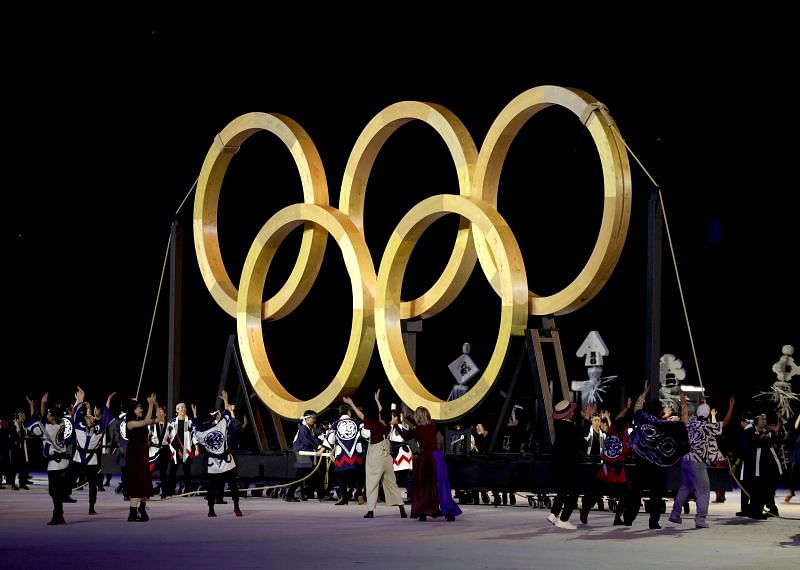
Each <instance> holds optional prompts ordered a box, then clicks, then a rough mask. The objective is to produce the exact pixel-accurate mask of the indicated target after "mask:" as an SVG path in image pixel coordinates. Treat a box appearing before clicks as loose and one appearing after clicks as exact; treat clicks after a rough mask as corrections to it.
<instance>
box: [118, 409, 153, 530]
mask: <svg viewBox="0 0 800 570" xmlns="http://www.w3.org/2000/svg"><path fill="white" fill-rule="evenodd" d="M157 405H158V404H157V403H156V395H155V394H150V396H149V397H148V398H147V413H146V414H145V413H144V412H143V408H142V405H141V404H140V403H139V402H137V401H136V400H132V401H131V402H130V403H129V404H128V411H127V413H126V414H125V424H124V425H125V436H126V437H127V439H128V449H127V450H126V452H125V463H126V466H127V471H126V473H125V489H126V491H127V493H128V496H129V497H130V512H129V513H128V521H129V522H138V521H148V520H150V517H149V516H148V515H147V508H146V505H147V499H148V498H149V497H152V496H153V478H152V476H151V474H150V465H149V462H148V460H147V448H148V431H147V426H149V425H152V424H153V423H154V422H155V418H154V417H153V410H154V409H155V408H156V407H157Z"/></svg>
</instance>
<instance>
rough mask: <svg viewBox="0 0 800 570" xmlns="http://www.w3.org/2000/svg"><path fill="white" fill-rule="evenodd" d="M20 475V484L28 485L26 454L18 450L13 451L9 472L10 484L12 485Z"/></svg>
mask: <svg viewBox="0 0 800 570" xmlns="http://www.w3.org/2000/svg"><path fill="white" fill-rule="evenodd" d="M17 475H19V484H20V485H26V484H27V482H28V464H27V463H26V462H25V452H24V451H22V450H21V449H20V450H16V449H12V450H11V469H9V471H8V482H9V483H11V484H12V485H13V484H14V481H15V480H16V478H17Z"/></svg>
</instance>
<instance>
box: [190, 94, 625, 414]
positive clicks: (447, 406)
mask: <svg viewBox="0 0 800 570" xmlns="http://www.w3.org/2000/svg"><path fill="white" fill-rule="evenodd" d="M551 105H560V106H562V107H565V108H566V109H569V110H570V111H572V112H573V113H574V114H575V115H576V116H578V117H579V118H580V120H581V122H582V123H583V124H584V125H585V126H586V127H587V129H588V130H589V132H590V134H591V136H592V138H593V140H594V142H595V145H596V147H597V149H598V152H599V154H600V161H601V165H602V168H603V184H604V196H605V199H604V205H603V219H602V222H601V226H600V232H599V234H598V238H597V241H596V244H595V247H594V249H593V251H592V254H591V255H590V257H589V260H588V261H587V263H586V265H585V266H584V268H583V269H582V270H581V272H580V273H579V274H578V276H577V277H576V278H575V279H574V280H573V281H572V282H571V283H570V284H569V285H567V286H566V287H565V288H564V289H563V290H562V291H559V292H558V293H555V294H554V295H550V296H547V297H541V296H538V295H536V294H535V293H533V292H531V291H528V286H527V280H526V276H525V267H524V263H523V260H522V255H521V253H520V251H519V246H518V245H517V242H516V239H515V238H514V235H513V233H512V232H511V230H510V229H509V227H508V225H507V224H506V222H505V221H504V220H503V218H502V216H501V215H500V214H499V213H498V212H497V210H496V201H497V192H498V182H499V179H500V173H501V170H502V166H503V163H504V161H505V157H506V155H507V153H508V149H509V148H510V145H511V143H512V142H513V140H514V138H515V137H516V135H517V133H518V132H519V130H520V129H521V128H522V126H523V125H524V124H525V123H526V122H527V121H528V120H529V119H530V118H531V117H532V116H533V115H535V114H536V113H537V112H539V111H540V110H542V109H544V108H546V107H548V106H551ZM412 120H419V121H423V122H425V123H426V124H428V125H429V126H431V127H432V128H433V129H434V130H436V132H437V133H438V134H439V135H440V136H441V137H442V139H443V140H444V142H445V144H446V145H447V148H448V150H449V151H450V154H451V156H452V158H453V162H454V164H455V167H456V173H457V177H458V184H459V195H439V196H433V197H430V198H427V199H425V200H423V201H422V202H420V203H419V204H417V205H416V206H414V207H413V208H412V209H411V210H410V211H409V212H408V213H407V214H406V215H405V217H404V218H403V219H402V220H401V222H400V223H399V224H398V227H397V228H396V229H395V231H394V233H393V234H392V237H391V238H390V241H389V244H387V246H386V250H385V252H384V256H383V260H382V261H381V265H380V269H379V272H378V274H377V276H376V274H375V270H374V264H373V261H372V259H371V257H370V254H369V250H368V249H367V246H366V242H365V238H364V217H363V211H364V199H365V194H366V188H367V182H368V179H369V174H370V171H371V169H372V166H373V165H374V162H375V159H376V157H377V154H378V152H379V151H380V149H381V148H382V147H383V145H384V143H385V142H386V140H387V139H388V138H389V137H390V136H391V135H392V133H394V132H395V131H396V130H397V129H398V128H399V127H400V126H402V125H403V124H405V123H407V122H409V121H412ZM259 130H266V131H269V132H272V133H274V134H276V135H277V136H278V137H280V138H281V140H282V141H283V142H284V143H285V144H286V146H287V148H289V150H290V151H291V153H292V155H293V157H294V160H295V163H296V164H297V166H298V169H299V170H300V175H301V179H302V182H303V194H304V200H305V202H304V203H302V204H295V205H293V206H289V207H287V208H284V209H283V210H281V211H280V212H278V213H276V214H275V215H274V216H273V217H272V218H270V220H268V221H267V223H266V224H265V225H264V227H263V228H262V229H261V230H260V231H259V233H258V235H257V237H256V239H255V241H254V243H253V246H252V247H251V249H250V252H249V253H248V256H247V260H246V261H245V265H244V269H243V271H242V277H241V283H240V288H239V290H238V291H237V289H236V287H235V286H234V285H233V283H232V281H231V280H230V277H229V276H228V273H227V271H226V270H225V266H224V263H223V261H222V256H221V254H220V250H219V241H218V238H217V205H218V202H219V192H220V189H221V186H222V180H223V177H224V175H225V171H226V170H227V167H228V164H229V163H230V160H231V158H232V156H233V154H234V153H235V152H236V150H238V148H239V146H240V145H241V144H242V143H243V142H244V141H245V140H247V138H249V137H250V136H251V135H252V134H253V133H255V132H257V131H259ZM630 186H631V185H630V168H629V165H628V161H627V154H626V153H625V149H624V145H623V143H622V140H621V138H620V136H619V133H618V130H617V128H616V125H614V123H613V120H612V119H611V117H610V115H609V114H608V112H607V110H606V109H605V107H603V106H602V104H600V103H599V102H598V101H596V100H595V99H594V98H593V97H591V96H590V95H588V94H586V93H584V92H582V91H578V90H574V89H565V88H562V87H555V86H543V87H535V88H533V89H530V90H528V91H526V92H524V93H522V94H521V95H519V96H518V97H516V98H515V99H514V100H513V101H511V103H509V104H508V105H507V106H506V108H505V109H503V111H502V112H501V113H500V115H498V117H497V119H496V120H495V122H494V124H493V125H492V127H491V128H490V130H489V133H488V134H487V136H486V140H485V141H484V144H483V146H482V148H481V151H480V153H478V152H477V150H476V147H475V144H474V142H473V140H472V137H471V136H470V134H469V132H468V131H467V129H466V128H465V127H464V125H463V124H462V123H461V121H460V120H459V119H458V118H457V117H456V116H455V115H454V114H453V113H451V112H450V111H449V110H447V109H445V108H444V107H441V106H439V105H434V104H430V103H419V102H414V101H405V102H401V103H395V104H393V105H390V106H389V107H387V108H385V109H384V110H383V111H381V112H380V113H378V115H376V116H375V117H374V118H373V119H372V120H371V121H370V122H369V123H368V124H367V126H366V127H365V128H364V130H363V131H362V133H361V135H360V136H359V138H358V140H357V141H356V144H355V145H354V147H353V150H352V152H351V154H350V159H349V160H348V163H347V166H346V168H345V173H344V176H343V179H342V188H341V195H340V208H339V210H336V209H334V208H332V207H331V206H329V205H328V191H327V184H326V181H325V174H324V169H323V166H322V161H321V160H320V158H319V155H318V153H317V151H316V148H315V147H314V144H313V142H312V141H311V139H310V137H309V136H308V135H307V134H306V132H305V131H304V130H303V129H302V128H301V127H300V126H299V125H297V124H296V123H295V122H294V121H292V120H291V119H289V118H287V117H282V116H280V115H267V114H264V113H250V114H248V115H242V116H241V117H238V118H237V119H234V120H233V121H232V122H231V123H230V124H229V125H228V126H226V127H225V129H223V131H222V133H220V135H219V136H218V137H217V139H216V140H215V142H214V144H213V145H212V147H211V148H210V149H209V151H208V154H207V155H206V160H205V162H204V164H203V168H202V171H201V175H200V179H199V182H198V189H197V196H196V197H195V209H194V230H195V250H196V252H197V258H198V262H199V264H200V269H201V272H202V275H203V278H204V281H205V283H206V286H207V287H208V289H209V291H210V292H211V294H212V296H213V298H214V299H215V300H216V301H217V303H218V304H219V305H220V306H221V307H222V308H223V310H225V311H226V312H227V313H228V314H230V315H232V316H236V319H237V331H238V336H239V346H240V349H241V353H242V359H243V361H244V364H245V368H246V371H247V375H248V378H249V379H250V381H251V383H252V384H253V386H254V388H255V390H256V393H257V394H258V395H259V397H260V398H261V399H262V400H263V401H264V403H265V404H266V405H267V406H268V407H269V408H270V409H272V410H273V411H275V412H277V413H279V414H281V415H282V416H284V417H288V418H297V417H300V416H301V415H302V412H303V410H305V409H308V408H312V409H318V410H319V409H324V408H326V407H328V406H330V405H331V404H332V403H333V402H334V401H335V400H337V399H338V398H339V397H341V396H342V395H346V394H350V393H352V392H353V391H354V390H355V389H356V388H357V387H358V386H359V384H360V383H361V380H362V379H363V376H364V373H365V372H366V369H367V365H368V364H369V361H370V358H371V356H372V352H373V348H374V342H375V338H376V332H377V342H378V348H379V352H380V357H381V360H382V362H383V365H384V370H385V371H386V373H387V376H388V378H389V381H390V382H391V384H392V386H393V387H394V389H395V391H396V392H397V394H398V395H399V396H400V397H401V399H402V400H403V401H404V402H405V403H406V404H408V405H409V406H411V407H416V406H419V405H424V406H426V407H428V408H429V410H430V411H431V415H432V416H433V418H434V419H437V420H450V419H455V418H457V417H459V416H462V415H464V414H466V413H468V412H469V411H470V410H472V409H473V408H474V407H475V406H477V405H478V404H479V403H480V401H481V400H482V399H483V398H484V397H485V396H486V394H487V393H488V391H489V390H490V388H491V387H492V385H493V384H494V382H495V380H496V378H497V375H498V374H499V371H500V368H501V365H502V362H503V360H504V358H505V354H506V350H507V348H508V343H509V340H510V336H512V335H521V334H523V331H524V329H525V326H526V323H527V316H528V315H529V314H530V315H543V314H564V313H569V312H571V311H574V310H576V309H578V308H579V307H581V306H582V305H584V304H585V303H587V302H588V301H589V300H590V299H591V298H592V297H593V296H594V295H596V294H597V293H598V292H599V291H600V289H601V288H602V286H603V285H604V284H605V282H606V281H607V280H608V278H609V277H610V275H611V272H612V271H613V269H614V267H615V265H616V263H617V261H618V259H619V255H620V253H621V251H622V246H623V244H624V241H625V237H626V234H627V229H628V222H629V219H630V199H631V195H630ZM448 213H452V214H457V215H459V216H461V223H460V225H459V230H458V234H457V237H456V241H455V245H454V248H453V252H452V254H451V256H450V260H449V261H448V263H447V266H446V267H445V270H444V271H443V273H442V275H441V276H440V277H439V279H437V280H436V282H435V283H434V285H433V286H432V287H431V289H430V290H429V291H427V292H426V293H425V294H423V295H422V296H420V297H419V298H418V299H414V300H411V301H402V300H401V299H400V289H401V284H402V280H403V273H404V272H405V267H406V264H407V262H408V257H409V255H410V254H411V251H412V249H413V247H414V245H415V244H416V242H417V240H418V239H419V237H420V235H421V234H422V233H423V232H424V231H425V229H426V228H427V227H428V226H429V225H430V224H431V223H432V222H433V221H434V220H435V219H437V218H439V217H441V216H443V215H446V214H448ZM301 224H303V225H304V227H305V230H304V233H303V241H302V244H301V249H300V253H299V255H298V259H297V262H296V263H295V266H294V269H293V270H292V273H291V275H290V277H289V279H288V280H287V282H286V283H285V284H284V286H283V287H282V288H281V289H280V290H279V291H278V293H276V294H275V295H274V296H273V297H272V298H271V299H269V300H267V301H266V302H264V303H262V296H263V292H264V283H265V279H266V274H267V269H268V267H269V263H270V261H271V259H272V255H273V253H274V251H275V249H276V248H277V247H278V245H279V244H280V243H281V242H282V241H283V239H284V238H285V236H286V235H287V233H288V232H289V231H290V230H291V229H292V228H295V227H297V226H299V225H301ZM326 232H327V233H329V234H330V235H332V236H333V237H334V239H335V240H336V242H337V244H338V245H339V247H340V248H341V249H342V254H343V257H344V260H345V265H346V267H347V271H348V274H349V275H350V280H351V285H352V292H353V322H352V326H351V335H350V340H349V343H348V346H347V351H346V354H345V357H344V360H343V361H342V364H341V366H340V368H339V370H338V371H337V373H336V374H335V376H334V378H333V379H332V381H331V382H330V383H329V384H328V385H327V387H326V388H325V389H324V390H323V391H322V392H321V393H320V394H319V395H317V396H315V397H314V398H311V399H310V400H305V401H301V400H298V399H297V398H295V397H294V396H292V395H291V393H290V392H289V391H288V390H287V389H286V388H285V387H284V386H283V385H282V384H281V383H280V381H279V380H278V378H277V377H276V376H275V374H274V372H273V371H272V368H271V366H270V364H269V361H268V359H267V355H266V350H265V348H264V341H263V333H262V330H261V326H262V325H261V322H262V320H264V319H279V318H281V317H284V316H286V315H288V314H289V313H291V311H292V310H294V309H295V308H296V307H297V305H298V304H299V303H300V302H302V300H303V299H304V298H305V296H306V295H307V294H308V292H309V290H310V288H311V286H312V284H313V282H314V280H315V278H316V275H317V273H318V272H319V268H320V264H321V260H322V256H323V254H324V249H325V242H326ZM476 260H477V261H480V264H481V267H482V270H483V272H484V274H485V275H486V276H487V278H488V279H489V281H490V283H491V284H492V286H493V288H494V290H495V291H496V292H497V294H498V295H499V296H500V298H501V302H502V309H501V311H502V312H501V323H500V332H499V334H498V339H497V342H496V344H495V348H494V351H493V353H492V356H491V358H490V360H489V363H488V364H487V365H486V366H485V367H484V372H483V375H482V376H481V377H480V378H479V379H478V380H477V381H476V383H475V385H474V386H473V387H472V388H471V389H470V390H469V391H468V392H467V393H466V394H465V395H464V396H462V397H461V398H458V399H456V400H452V401H450V402H445V401H442V400H441V399H439V398H436V397H435V396H433V395H432V394H431V393H430V392H429V391H428V390H427V389H425V387H424V386H423V385H422V383H421V382H420V381H419V379H418V378H417V376H416V375H415V374H414V372H413V370H412V369H411V366H410V363H409V362H408V357H407V355H406V353H405V349H404V347H403V343H402V335H401V333H400V321H401V320H403V319H408V318H413V317H423V318H424V317H429V316H431V315H434V314H436V313H438V312H440V311H442V310H443V309H445V308H446V307H447V306H448V305H449V304H450V303H451V302H452V301H453V300H454V299H455V298H456V297H457V296H458V294H459V293H460V292H461V290H462V289H463V287H464V285H465V284H466V282H467V280H468V279H469V276H470V274H471V273H472V270H473V269H474V266H475V263H476ZM376 287H377V293H376ZM376 295H377V296H376Z"/></svg>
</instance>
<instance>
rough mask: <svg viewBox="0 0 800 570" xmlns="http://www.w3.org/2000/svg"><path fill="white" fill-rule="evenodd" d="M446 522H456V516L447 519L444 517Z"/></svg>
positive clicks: (449, 516)
mask: <svg viewBox="0 0 800 570" xmlns="http://www.w3.org/2000/svg"><path fill="white" fill-rule="evenodd" d="M444 520H446V521H447V522H453V521H454V520H456V517H455V515H447V516H446V517H444Z"/></svg>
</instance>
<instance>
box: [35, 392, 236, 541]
mask: <svg viewBox="0 0 800 570" xmlns="http://www.w3.org/2000/svg"><path fill="white" fill-rule="evenodd" d="M115 394H116V393H112V394H110V395H109V396H108V399H107V401H106V405H105V408H103V409H100V408H93V407H92V406H91V404H89V403H88V402H85V401H84V397H85V394H84V391H83V390H82V389H81V388H80V387H78V388H77V391H76V392H75V403H74V404H73V406H72V410H71V419H70V418H69V417H67V418H65V414H64V410H63V409H62V408H61V407H60V406H58V405H53V406H50V407H48V405H47V404H48V393H45V394H44V395H43V396H42V399H41V404H40V409H39V410H38V411H37V410H36V408H35V402H34V401H33V400H31V399H28V403H29V405H30V412H31V416H30V418H29V419H28V420H27V422H26V428H27V429H28V430H29V432H30V433H31V434H32V435H33V436H35V437H38V438H40V439H41V441H42V451H43V453H44V456H45V458H46V459H47V479H48V491H49V494H50V497H51V498H52V500H53V516H52V518H51V520H50V522H48V523H47V524H49V525H59V524H64V523H65V522H66V521H65V520H64V508H63V504H64V502H74V501H73V500H70V499H68V497H69V494H70V491H71V483H72V481H73V480H74V479H75V475H76V474H77V475H78V476H79V477H81V478H84V479H85V480H86V481H87V483H88V485H89V514H90V515H96V514H97V511H96V510H95V505H96V502H97V487H98V482H99V478H100V477H99V474H100V455H101V453H102V449H103V438H104V436H105V434H106V429H107V428H108V427H109V425H111V423H112V422H114V421H117V420H118V432H119V434H120V435H121V437H122V439H123V440H124V441H125V442H126V443H127V445H126V449H125V451H124V461H125V466H124V468H123V485H124V489H125V491H124V493H125V496H126V497H127V499H128V500H129V502H130V509H129V514H128V521H130V522H146V521H147V520H149V516H148V513H147V499H149V498H150V497H152V496H153V494H154V493H153V482H152V474H151V472H152V467H153V466H154V457H157V456H158V453H162V452H164V451H165V450H166V449H169V452H170V454H171V455H172V459H173V461H174V463H175V464H176V465H178V464H183V465H184V468H185V469H186V468H187V467H188V463H189V459H190V458H191V457H192V456H193V455H197V454H199V452H200V446H203V448H204V449H205V456H206V460H207V464H208V494H207V499H208V516H210V517H215V516H216V512H215V510H214V505H215V504H217V502H218V500H219V501H221V497H222V493H223V490H224V487H225V484H226V483H227V484H228V485H229V487H230V489H231V492H232V497H233V504H234V509H233V512H234V514H235V515H236V516H237V517H241V516H242V511H241V510H240V508H239V492H238V486H237V484H236V461H235V460H234V458H233V455H232V454H231V453H230V448H229V445H228V440H229V433H230V432H231V431H232V430H233V429H235V427H236V426H235V422H236V421H237V420H235V418H234V416H233V411H234V409H235V408H234V406H233V405H232V404H230V403H229V402H228V394H227V392H225V391H224V390H223V391H222V394H221V395H220V396H219V398H220V399H221V400H222V402H223V409H222V410H215V411H214V412H213V413H212V415H211V417H210V419H209V420H208V421H206V422H203V421H201V420H200V419H199V418H198V417H197V414H196V409H194V411H195V417H194V418H193V419H191V420H190V419H189V418H188V417H187V416H186V406H185V405H184V404H179V405H178V406H177V409H178V417H177V418H176V419H175V420H173V421H172V422H169V424H167V423H166V422H164V421H163V420H164V416H165V410H164V408H163V407H161V408H160V407H159V406H158V403H157V402H156V395H155V394H151V395H150V396H149V397H148V398H147V400H146V404H147V410H146V411H145V408H144V406H143V405H142V403H140V402H139V401H137V400H135V399H134V400H131V401H130V402H128V403H127V405H126V406H125V409H124V412H123V414H122V415H121V416H120V417H119V418H116V416H115V415H114V414H113V413H112V411H111V400H112V398H113V397H114V396H115ZM159 408H160V411H159V413H158V414H156V413H154V412H155V410H156V409H159ZM70 448H72V449H74V452H70ZM154 449H155V450H156V453H154V452H153V450H154ZM186 470H187V471H188V469H186ZM173 472H174V471H173ZM161 485H162V496H164V494H165V491H164V490H163V489H164V485H166V482H165V481H163V480H162V482H161Z"/></svg>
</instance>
